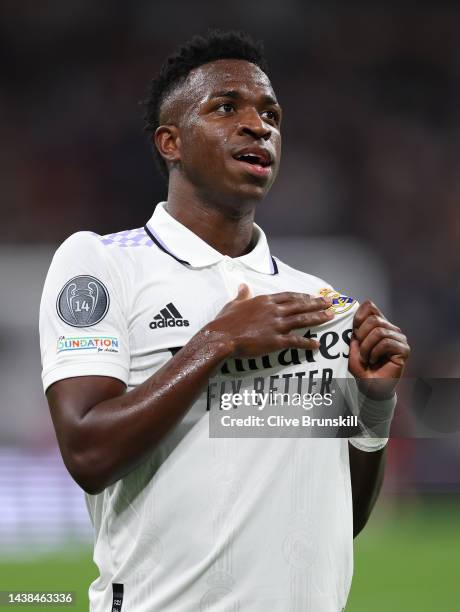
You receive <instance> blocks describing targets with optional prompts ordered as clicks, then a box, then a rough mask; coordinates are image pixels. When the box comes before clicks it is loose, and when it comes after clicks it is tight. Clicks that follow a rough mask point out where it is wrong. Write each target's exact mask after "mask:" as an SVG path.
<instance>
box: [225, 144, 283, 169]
mask: <svg viewBox="0 0 460 612" xmlns="http://www.w3.org/2000/svg"><path fill="white" fill-rule="evenodd" d="M241 155H256V156H257V157H259V158H260V160H261V161H262V164H260V165H262V166H263V167H266V166H271V165H272V164H273V162H274V161H275V160H274V155H273V153H272V152H271V151H270V149H266V148H265V147H260V146H257V145H249V146H246V147H241V149H237V150H236V151H234V152H233V153H232V157H233V158H234V159H236V158H237V157H240V156H241ZM237 161H239V160H237Z"/></svg>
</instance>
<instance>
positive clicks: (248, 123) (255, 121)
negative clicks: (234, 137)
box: [238, 109, 272, 140]
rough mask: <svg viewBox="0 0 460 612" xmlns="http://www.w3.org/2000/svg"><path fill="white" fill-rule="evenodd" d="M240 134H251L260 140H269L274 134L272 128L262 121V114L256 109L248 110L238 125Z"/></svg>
mask: <svg viewBox="0 0 460 612" xmlns="http://www.w3.org/2000/svg"><path fill="white" fill-rule="evenodd" d="M238 134H240V135H242V136H251V137H252V138H255V139H256V140H258V139H259V138H262V139H263V140H268V139H269V138H270V136H271V134H272V131H271V129H270V128H267V125H266V124H265V123H264V122H263V121H262V118H261V116H260V115H259V113H258V112H257V111H256V109H252V110H248V111H247V112H246V113H245V114H244V116H243V117H242V118H241V121H240V123H239V125H238Z"/></svg>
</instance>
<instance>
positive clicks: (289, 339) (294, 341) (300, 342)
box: [279, 334, 319, 351]
mask: <svg viewBox="0 0 460 612" xmlns="http://www.w3.org/2000/svg"><path fill="white" fill-rule="evenodd" d="M279 348H280V349H287V348H299V349H306V350H310V351H314V350H316V349H318V348H319V342H318V340H314V339H313V338H305V337H304V336H299V335H297V334H285V335H284V336H280V347H279Z"/></svg>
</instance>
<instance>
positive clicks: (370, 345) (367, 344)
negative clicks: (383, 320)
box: [359, 327, 406, 363]
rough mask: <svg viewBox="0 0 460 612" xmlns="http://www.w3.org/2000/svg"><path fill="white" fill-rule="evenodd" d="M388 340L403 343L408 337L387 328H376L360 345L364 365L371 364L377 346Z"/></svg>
mask: <svg viewBox="0 0 460 612" xmlns="http://www.w3.org/2000/svg"><path fill="white" fill-rule="evenodd" d="M386 339H387V340H394V341H396V342H402V343H403V342H405V341H406V337H405V336H404V334H402V333H401V332H397V331H395V330H393V329H388V328H386V327H374V329H373V330H371V332H370V333H369V334H368V335H367V336H366V337H365V338H364V340H363V341H362V342H360V344H359V353H360V355H361V359H362V360H363V362H364V363H370V354H371V352H372V351H373V350H374V348H375V346H376V345H377V344H379V343H380V342H382V341H383V340H386Z"/></svg>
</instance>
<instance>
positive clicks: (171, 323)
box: [150, 302, 190, 329]
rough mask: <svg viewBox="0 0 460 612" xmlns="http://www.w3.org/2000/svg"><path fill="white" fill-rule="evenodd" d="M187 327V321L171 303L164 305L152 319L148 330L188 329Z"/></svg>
mask: <svg viewBox="0 0 460 612" xmlns="http://www.w3.org/2000/svg"><path fill="white" fill-rule="evenodd" d="M189 325H190V323H189V321H187V319H184V317H183V316H182V315H181V313H180V312H179V311H178V310H177V308H176V307H175V306H174V304H173V303H172V302H169V304H166V306H165V307H164V308H162V309H161V310H160V312H159V314H157V315H155V316H154V317H153V321H151V323H150V329H157V328H158V327H188V326H189Z"/></svg>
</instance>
